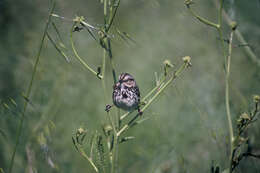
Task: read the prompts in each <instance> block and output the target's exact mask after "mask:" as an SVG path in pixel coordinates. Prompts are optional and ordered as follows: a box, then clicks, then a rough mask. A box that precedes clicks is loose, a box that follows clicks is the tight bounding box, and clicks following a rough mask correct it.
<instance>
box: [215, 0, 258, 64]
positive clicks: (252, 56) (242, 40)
mask: <svg viewBox="0 0 260 173" xmlns="http://www.w3.org/2000/svg"><path fill="white" fill-rule="evenodd" d="M217 1H218V0H215V1H214V4H215V6H216V7H217V8H219V4H218V3H217ZM222 14H223V17H224V19H225V21H226V23H227V24H230V23H231V22H232V20H231V19H230V17H229V16H228V14H227V13H226V11H225V9H222ZM235 36H236V38H237V39H238V41H239V42H240V43H241V44H242V45H245V44H247V42H246V40H245V38H244V37H243V35H242V34H241V32H240V31H239V30H238V29H236V31H235ZM243 48H244V50H245V52H246V53H247V55H248V56H249V58H250V59H251V60H252V61H253V62H254V63H255V64H256V65H257V66H260V60H259V59H258V58H257V56H256V54H255V53H254V52H253V50H252V48H251V47H250V46H243Z"/></svg>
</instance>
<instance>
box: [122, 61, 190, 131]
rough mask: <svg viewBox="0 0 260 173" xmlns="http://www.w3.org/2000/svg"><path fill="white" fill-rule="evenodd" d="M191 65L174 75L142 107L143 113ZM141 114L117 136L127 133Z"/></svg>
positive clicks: (186, 65) (186, 64)
mask: <svg viewBox="0 0 260 173" xmlns="http://www.w3.org/2000/svg"><path fill="white" fill-rule="evenodd" d="M188 66H189V65H188V63H184V64H182V66H181V67H180V68H179V69H178V70H177V71H176V72H175V73H174V74H173V75H172V77H171V78H170V79H169V80H168V81H167V82H166V83H165V84H164V85H163V86H162V87H161V88H160V90H159V91H158V92H157V93H156V94H155V95H154V96H153V97H152V98H151V99H150V100H149V102H148V103H147V104H146V105H145V106H144V107H142V109H141V111H142V112H143V111H145V110H146V109H147V108H148V107H149V106H150V105H151V104H152V103H153V101H154V100H155V99H156V98H157V97H158V96H159V95H160V94H161V93H162V92H163V91H164V90H165V89H166V88H167V87H168V86H169V85H170V84H171V82H172V81H173V80H174V79H176V78H177V77H179V75H180V74H181V73H182V72H183V71H184V69H185V68H187V67H188ZM139 116H140V115H139V113H138V114H137V115H136V116H135V117H133V118H132V119H131V120H130V121H129V122H128V123H127V124H126V125H124V126H123V127H122V128H121V129H120V130H119V131H118V132H117V136H120V135H121V134H122V133H123V132H125V131H126V130H127V129H129V127H131V125H133V123H134V122H135V120H136V119H137V118H138V117H139Z"/></svg>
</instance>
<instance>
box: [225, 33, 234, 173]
mask: <svg viewBox="0 0 260 173" xmlns="http://www.w3.org/2000/svg"><path fill="white" fill-rule="evenodd" d="M233 33H234V31H233V30H232V31H231V33H230V38H229V47H228V56H227V65H226V67H227V69H226V94H225V98H226V99H225V100H226V110H227V117H228V124H229V133H230V168H229V172H230V173H231V172H232V164H233V158H234V154H235V150H234V146H233V141H234V134H233V126H232V120H231V114H230V105H229V76H230V63H231V55H232V40H233Z"/></svg>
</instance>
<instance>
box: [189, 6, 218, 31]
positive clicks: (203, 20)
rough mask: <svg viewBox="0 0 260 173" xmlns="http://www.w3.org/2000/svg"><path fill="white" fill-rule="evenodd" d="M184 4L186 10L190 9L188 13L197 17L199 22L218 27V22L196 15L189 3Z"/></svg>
mask: <svg viewBox="0 0 260 173" xmlns="http://www.w3.org/2000/svg"><path fill="white" fill-rule="evenodd" d="M186 6H187V8H188V10H189V11H190V13H191V14H192V15H193V16H194V17H195V18H197V19H198V20H199V21H200V22H202V23H204V24H206V25H208V26H211V27H213V28H216V29H218V28H219V25H218V24H216V23H213V22H211V21H209V20H207V19H205V18H203V17H201V16H200V15H198V14H197V13H195V12H194V11H193V10H192V9H191V7H190V5H186Z"/></svg>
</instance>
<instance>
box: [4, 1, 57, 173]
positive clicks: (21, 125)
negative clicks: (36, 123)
mask: <svg viewBox="0 0 260 173" xmlns="http://www.w3.org/2000/svg"><path fill="white" fill-rule="evenodd" d="M54 8H55V2H53V3H52V7H51V9H50V12H49V16H48V20H47V23H46V25H45V29H44V32H43V36H42V39H41V43H40V48H39V51H38V53H37V55H36V61H35V64H34V66H33V72H32V77H31V80H30V84H29V87H28V90H27V92H26V97H27V98H29V97H30V94H31V90H32V85H33V81H34V77H35V74H36V70H37V67H38V64H39V60H40V55H41V51H42V47H43V43H44V40H45V36H46V33H47V30H48V27H49V24H50V21H51V14H52V12H53V11H54ZM27 106H28V102H27V101H25V102H24V108H23V112H22V117H21V120H20V123H19V125H18V127H17V130H16V131H17V135H16V142H15V147H14V151H13V154H12V158H11V162H10V166H9V170H8V172H9V173H12V169H13V164H14V158H15V154H16V150H17V146H18V144H19V141H20V136H21V134H22V128H23V122H24V118H25V112H26V110H27Z"/></svg>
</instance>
